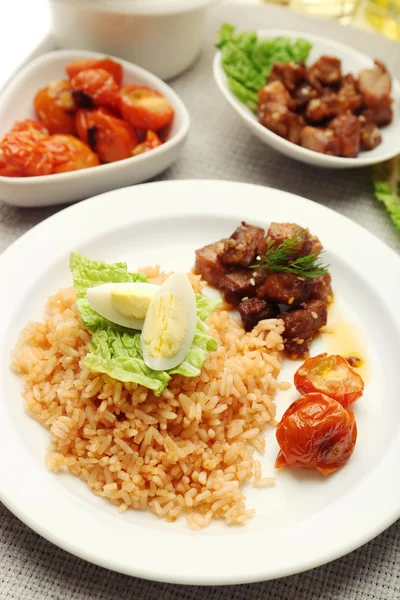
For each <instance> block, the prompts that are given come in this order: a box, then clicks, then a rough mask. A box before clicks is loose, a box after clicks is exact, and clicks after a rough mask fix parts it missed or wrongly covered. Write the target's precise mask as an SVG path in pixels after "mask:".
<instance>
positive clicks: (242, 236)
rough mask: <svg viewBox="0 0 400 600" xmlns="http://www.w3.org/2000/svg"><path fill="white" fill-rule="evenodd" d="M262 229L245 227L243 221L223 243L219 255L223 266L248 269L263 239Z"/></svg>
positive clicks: (250, 226) (245, 224) (251, 226)
mask: <svg viewBox="0 0 400 600" xmlns="http://www.w3.org/2000/svg"><path fill="white" fill-rule="evenodd" d="M264 234H265V232H264V229H261V227H254V226H253V225H247V223H245V222H244V221H243V222H242V224H241V225H240V227H238V228H237V229H236V230H235V231H234V233H233V234H232V235H231V237H230V238H229V239H227V240H226V241H225V244H224V247H223V250H222V252H221V254H220V255H219V258H220V260H221V261H222V262H223V263H224V264H225V265H238V266H241V267H250V265H252V264H253V263H254V260H255V257H256V254H257V248H258V246H259V245H260V243H261V241H262V239H263V238H264Z"/></svg>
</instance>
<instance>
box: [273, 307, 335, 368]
mask: <svg viewBox="0 0 400 600" xmlns="http://www.w3.org/2000/svg"><path fill="white" fill-rule="evenodd" d="M327 317H328V311H327V307H326V304H325V302H323V301H322V300H311V301H310V302H308V303H307V304H305V305H304V307H303V308H298V309H296V310H292V311H289V312H285V313H282V314H281V316H280V318H281V319H282V320H283V322H284V325H285V332H284V337H285V339H286V341H285V349H286V352H287V353H288V354H290V355H292V356H295V355H296V356H299V357H300V356H305V355H306V354H307V353H308V343H309V342H310V341H311V340H312V338H313V337H314V336H315V334H316V333H317V332H318V331H319V329H321V327H323V326H324V325H326V321H327Z"/></svg>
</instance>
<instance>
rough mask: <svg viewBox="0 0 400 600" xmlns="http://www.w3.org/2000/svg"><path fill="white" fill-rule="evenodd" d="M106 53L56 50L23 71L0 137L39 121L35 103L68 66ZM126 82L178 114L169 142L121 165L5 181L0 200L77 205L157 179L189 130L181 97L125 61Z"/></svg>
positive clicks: (1, 100)
mask: <svg viewBox="0 0 400 600" xmlns="http://www.w3.org/2000/svg"><path fill="white" fill-rule="evenodd" d="M102 56H104V55H103V54H97V53H96V52H88V51H81V50H58V51H55V52H49V53H48V54H43V55H42V56H40V57H39V58H36V59H35V60H33V61H32V62H31V63H29V64H28V65H27V66H26V67H25V68H24V69H22V70H21V71H20V72H19V73H18V74H17V75H16V77H15V78H14V79H13V80H12V81H11V83H10V84H9V85H8V86H7V88H6V89H5V90H4V92H3V93H2V95H1V96H0V137H2V136H3V135H4V134H5V133H6V132H7V131H8V130H9V129H10V128H11V127H12V125H13V124H14V122H15V121H20V120H23V119H27V118H36V117H35V112H34V108H33V98H34V96H35V93H36V92H37V90H38V89H40V88H41V87H44V86H45V85H47V84H48V83H49V82H50V81H52V80H53V79H59V78H66V74H65V70H64V69H65V65H66V64H67V63H69V62H71V61H73V60H76V59H78V58H100V57H102ZM115 60H119V62H120V63H121V64H122V66H123V69H124V79H123V83H138V84H140V85H147V86H149V87H151V88H154V89H155V90H157V91H159V92H160V93H161V94H163V95H164V96H165V97H166V98H167V100H168V101H169V103H170V104H171V106H172V107H173V109H174V111H175V116H174V120H173V123H172V126H171V130H170V132H169V137H168V139H167V140H166V141H165V143H164V144H163V145H162V146H159V147H158V148H155V149H154V150H151V151H150V152H146V153H145V154H142V155H139V156H134V157H132V158H127V159H125V160H120V161H117V162H113V163H109V164H106V165H100V166H98V167H91V168H89V169H82V170H81V171H71V172H69V173H60V174H57V175H44V176H41V177H16V178H13V177H1V176H0V200H3V202H5V203H6V204H13V205H14V206H47V205H52V204H64V203H66V202H76V201H78V200H82V199H83V198H88V197H89V196H93V195H95V194H100V193H102V192H107V191H110V190H113V189H116V188H121V187H125V186H127V185H132V184H135V183H141V182H143V181H146V180H148V179H151V178H152V177H155V175H158V174H159V173H161V172H162V171H164V170H165V169H166V168H167V167H169V166H170V165H171V164H172V163H173V162H174V161H175V160H176V159H177V158H178V156H179V154H180V152H181V150H182V147H183V144H184V142H185V139H186V137H187V134H188V131H189V124H190V121H189V114H188V112H187V110H186V108H185V106H184V104H183V102H182V101H181V100H180V98H179V97H178V96H177V94H176V93H175V92H174V91H173V90H172V89H171V88H170V87H169V86H168V85H167V84H166V83H164V82H163V81H161V80H160V79H159V78H158V77H156V76H155V75H152V74H151V73H149V72H148V71H145V70H144V69H142V68H140V67H137V66H136V65H133V64H131V63H129V62H126V61H124V60H120V59H115Z"/></svg>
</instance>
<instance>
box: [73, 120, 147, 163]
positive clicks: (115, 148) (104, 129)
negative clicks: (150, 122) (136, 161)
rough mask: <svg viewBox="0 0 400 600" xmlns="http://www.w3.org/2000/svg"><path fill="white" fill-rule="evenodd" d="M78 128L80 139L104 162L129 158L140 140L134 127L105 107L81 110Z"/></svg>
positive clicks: (77, 123) (77, 122)
mask: <svg viewBox="0 0 400 600" xmlns="http://www.w3.org/2000/svg"><path fill="white" fill-rule="evenodd" d="M76 129H77V132H78V135H79V137H80V139H81V140H82V141H83V142H85V143H86V144H88V146H90V148H92V150H93V151H94V152H96V153H97V155H98V157H99V159H100V160H101V161H102V162H104V163H109V162H115V161H117V160H122V159H124V158H129V157H130V156H132V155H133V152H134V149H135V147H136V146H137V142H138V138H137V134H136V132H135V130H134V129H133V127H131V126H130V125H129V123H127V122H126V121H123V120H122V119H119V118H118V117H115V116H114V115H113V114H112V113H111V112H109V111H107V110H106V109H104V108H97V109H95V110H79V111H78V113H77V115H76Z"/></svg>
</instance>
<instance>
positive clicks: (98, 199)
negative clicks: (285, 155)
mask: <svg viewBox="0 0 400 600" xmlns="http://www.w3.org/2000/svg"><path fill="white" fill-rule="evenodd" d="M192 185H196V186H203V188H206V187H207V186H222V187H231V186H239V187H241V188H242V189H244V188H247V189H248V190H249V191H250V190H251V189H254V188H257V189H258V190H259V193H260V197H261V195H263V196H264V197H265V198H266V197H267V196H268V194H271V193H272V194H273V193H279V194H281V195H283V196H286V197H288V198H290V199H291V201H292V202H299V201H300V202H301V203H302V204H304V203H305V204H307V205H308V206H313V207H314V209H316V210H317V211H320V212H322V214H330V215H335V217H336V219H337V220H339V222H347V225H348V226H350V227H351V228H355V229H357V230H358V231H362V232H364V235H366V236H367V238H369V240H373V245H374V246H376V245H377V244H378V247H379V248H380V251H383V252H384V253H386V254H387V256H388V257H390V258H391V260H392V261H395V263H396V266H397V268H399V267H400V257H399V256H398V255H397V253H396V252H395V251H394V250H393V249H391V248H389V247H388V246H387V245H386V244H385V243H384V242H383V241H382V240H380V239H379V238H377V237H376V236H374V234H372V233H371V232H369V231H368V230H366V229H364V228H363V227H362V226H361V225H359V224H358V223H356V222H354V221H352V220H351V219H349V218H348V217H346V216H344V215H342V214H341V213H338V212H336V211H334V210H332V209H330V208H328V207H326V206H323V205H321V204H318V203H315V202H313V201H311V200H308V199H306V198H303V197H301V196H298V195H296V194H292V193H289V192H284V191H281V190H277V189H275V188H269V187H264V186H260V185H254V184H249V183H241V182H234V181H223V180H190V179H189V180H180V181H179V180H170V181H161V182H153V183H147V184H140V185H136V186H130V187H128V188H121V189H119V190H113V191H111V192H106V193H104V194H100V195H98V196H95V197H93V198H90V199H88V200H85V201H83V202H81V203H78V204H74V205H71V206H68V207H66V208H65V209H63V210H61V211H58V212H57V213H55V214H54V215H52V216H51V217H49V218H47V219H45V220H44V221H42V222H41V223H39V224H38V225H36V226H35V227H34V228H32V229H31V230H29V231H27V232H26V233H25V234H23V235H22V236H21V237H20V238H18V239H17V240H16V241H15V242H14V243H13V244H11V245H10V246H9V247H8V248H7V249H6V250H5V251H4V252H3V253H2V254H1V255H0V273H1V271H2V270H3V268H4V266H5V265H6V264H7V262H8V261H9V260H13V254H14V253H15V252H17V253H18V252H20V250H21V248H22V249H23V247H24V245H26V244H28V245H29V242H30V239H31V238H32V239H33V238H34V237H35V235H38V233H39V234H40V233H41V232H42V230H43V231H45V230H46V228H48V227H52V225H54V222H57V220H59V221H61V220H63V221H64V224H65V222H66V221H65V219H63V217H65V215H66V213H69V215H70V217H71V215H72V217H73V216H74V214H75V213H78V214H79V212H80V211H82V210H83V212H85V211H86V210H89V211H90V210H96V211H100V208H101V206H102V205H104V206H105V207H106V208H107V205H108V207H109V209H110V207H111V204H110V203H109V202H108V199H107V196H110V195H114V196H115V195H117V196H118V195H121V197H124V195H125V194H126V193H127V191H128V192H129V190H132V191H134V193H135V194H136V195H137V194H138V191H139V188H147V189H149V188H150V187H151V188H153V189H156V188H157V187H158V188H159V187H165V186H168V187H174V186H178V187H183V188H185V187H187V186H189V187H190V186H192ZM139 193H140V192H139ZM222 204H223V203H222ZM114 206H115V204H114ZM179 210H180V211H181V212H180V213H178V214H185V215H190V214H191V213H193V212H195V214H197V213H198V212H202V210H203V207H200V209H199V208H197V209H196V211H192V207H191V206H188V205H183V204H182V206H181V207H180V209H179ZM217 213H218V215H220V214H223V212H222V211H220V212H218V211H217ZM173 214H174V213H173ZM205 214H207V213H205ZM243 214H244V215H245V214H246V207H244V208H243ZM60 215H61V216H60ZM67 220H68V219H67ZM135 220H136V219H135ZM150 220H151V219H150ZM10 257H11V259H10ZM46 264H48V262H46ZM399 323H400V318H399ZM0 332H1V326H0ZM0 352H1V348H0ZM0 412H1V406H0ZM0 444H1V441H0ZM393 448H400V433H399V435H398V436H397V437H396V438H395V439H394V441H393V443H392V446H391V453H390V455H391V454H392V453H393ZM388 454H389V452H387V454H386V455H385V457H386V458H387V455H388ZM41 468H42V469H43V470H44V469H45V466H44V465H41ZM397 485H398V489H397V493H399V492H400V485H399V484H397ZM1 488H2V489H0V497H1V500H2V501H3V503H4V504H5V506H7V508H9V510H10V511H11V512H13V513H14V514H16V516H17V517H18V518H19V519H20V520H21V521H23V522H24V523H26V524H27V525H28V526H29V527H30V528H31V529H33V530H34V531H36V532H37V533H38V534H39V535H41V536H42V537H45V538H46V539H48V540H49V541H50V542H52V543H54V544H56V545H57V546H59V547H60V548H63V549H64V550H67V551H69V552H71V553H73V554H75V555H76V556H79V557H80V558H83V559H85V560H87V561H89V562H92V563H94V564H97V565H100V566H102V567H105V568H108V569H112V570H115V571H119V572H122V573H126V574H128V575H134V576H138V577H143V578H146V579H151V580H156V581H163V582H167V583H183V584H197V585H227V584H239V583H251V582H256V581H265V580H268V579H275V578H278V577H283V576H287V575H291V574H295V573H299V572H302V571H305V570H308V569H311V568H315V567H317V566H320V565H322V564H325V563H326V562H330V561H332V560H335V559H336V558H339V557H340V556H344V555H345V554H347V553H348V552H351V551H352V550H354V549H356V548H358V547H360V546H361V545H363V544H365V543H366V542H368V541H369V540H371V539H373V538H374V537H376V536H377V535H379V534H380V533H381V532H382V531H384V530H385V529H386V528H387V527H389V526H390V525H391V524H392V523H394V522H395V521H396V520H397V519H398V518H399V517H400V504H399V505H397V506H396V508H395V510H394V511H393V514H390V515H387V516H386V518H384V519H381V520H380V524H379V526H378V527H375V528H372V530H368V532H367V533H366V534H365V535H364V536H361V537H358V538H357V540H353V543H350V544H348V545H347V546H346V547H345V548H342V549H341V550H340V551H339V552H338V553H336V554H331V555H329V556H328V557H327V556H326V553H325V554H324V555H323V556H321V557H320V560H317V561H314V562H313V563H312V564H307V563H306V564H299V565H298V567H296V568H293V567H291V568H289V570H288V569H287V568H286V569H285V568H284V569H282V570H281V571H277V572H275V573H273V574H271V573H269V574H266V573H265V572H264V571H262V572H252V573H248V574H243V573H234V574H233V575H231V576H229V577H226V576H225V577H222V578H221V577H216V576H215V575H213V576H211V577H210V576H206V575H205V576H204V578H202V579H201V580H199V579H196V578H193V577H191V576H190V575H189V576H188V575H182V574H179V575H178V574H176V573H174V574H172V573H170V572H166V571H164V572H162V569H161V570H160V569H158V570H156V571H155V570H154V569H152V568H150V569H147V571H146V569H143V568H142V569H141V570H138V569H135V567H134V566H133V567H132V566H131V567H130V568H129V569H126V568H121V566H120V565H118V564H115V563H113V561H112V560H110V558H109V557H106V558H105V559H99V558H98V557H97V556H93V555H91V554H90V552H87V551H86V550H82V549H81V548H79V547H76V545H74V544H68V543H64V542H63V540H61V541H60V539H59V538H58V537H57V535H55V534H53V532H51V531H48V530H46V527H45V526H43V525H42V524H40V523H39V524H38V523H37V522H35V521H34V520H33V521H32V518H31V516H30V514H29V511H28V512H27V511H26V510H25V507H24V503H23V502H22V506H21V502H20V503H19V504H18V502H17V504H18V506H17V507H16V505H15V502H13V500H12V498H11V499H10V497H9V495H7V490H4V486H3V485H2V486H1ZM193 535H194V534H193ZM248 535H249V536H250V537H252V536H253V534H250V533H249V534H248ZM172 537H176V536H174V534H172ZM178 537H179V536H178ZM213 537H215V538H218V537H220V536H201V534H199V537H197V538H196V539H197V540H199V546H201V547H205V548H206V547H207V543H209V541H210V539H212V538H213ZM205 543H206V545H205ZM328 554H329V552H328Z"/></svg>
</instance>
